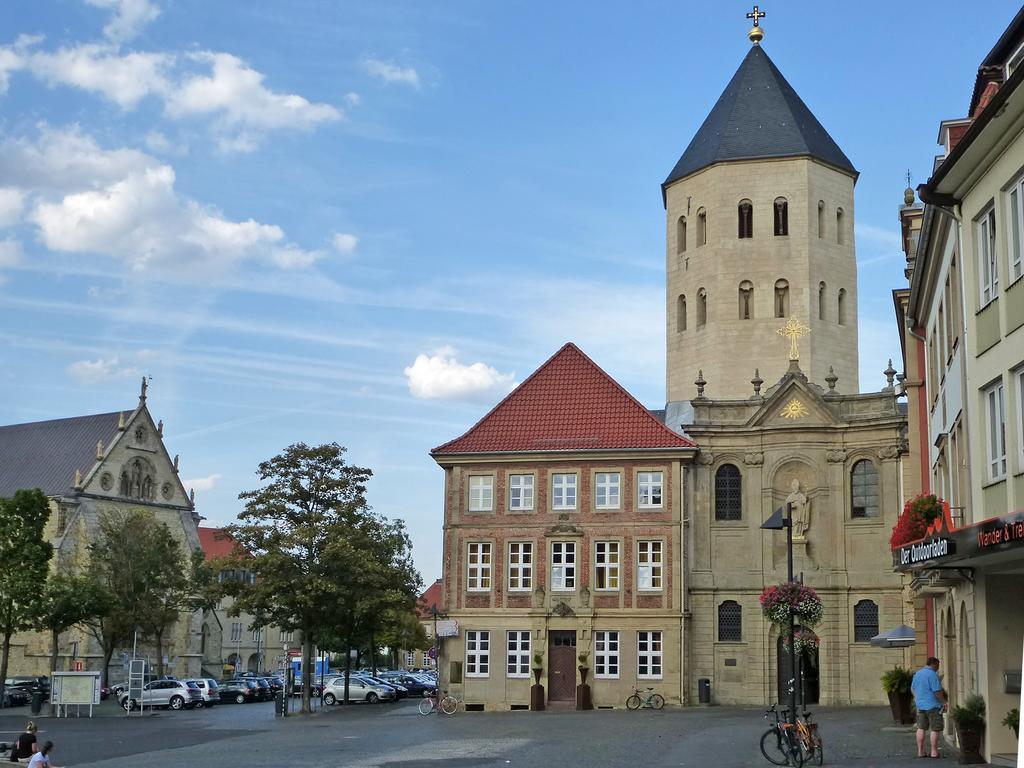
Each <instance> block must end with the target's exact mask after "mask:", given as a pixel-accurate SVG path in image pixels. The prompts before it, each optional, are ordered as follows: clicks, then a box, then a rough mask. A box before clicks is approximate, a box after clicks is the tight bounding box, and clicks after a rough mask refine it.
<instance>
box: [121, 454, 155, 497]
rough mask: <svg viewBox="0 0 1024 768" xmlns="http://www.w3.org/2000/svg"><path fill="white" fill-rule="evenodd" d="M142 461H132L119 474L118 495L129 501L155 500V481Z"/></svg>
mask: <svg viewBox="0 0 1024 768" xmlns="http://www.w3.org/2000/svg"><path fill="white" fill-rule="evenodd" d="M147 469H148V467H147V466H146V464H145V463H143V460H142V459H138V458H136V459H133V460H132V461H131V462H130V463H129V464H128V466H127V467H126V468H125V469H124V470H122V472H121V485H120V489H119V490H120V493H121V495H122V496H125V497H127V498H130V499H147V500H150V501H152V500H153V499H154V498H156V481H155V480H154V479H153V475H152V474H151V473H150V472H148V471H147Z"/></svg>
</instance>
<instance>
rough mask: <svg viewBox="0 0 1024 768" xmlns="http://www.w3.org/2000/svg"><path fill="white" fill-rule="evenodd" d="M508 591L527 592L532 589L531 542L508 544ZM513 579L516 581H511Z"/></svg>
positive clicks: (511, 542) (512, 542)
mask: <svg viewBox="0 0 1024 768" xmlns="http://www.w3.org/2000/svg"><path fill="white" fill-rule="evenodd" d="M506 570H507V571H508V591H509V592H529V591H530V590H531V589H533V542H532V541H510V542H509V543H508V568H507V569H506ZM513 578H515V579H516V581H513Z"/></svg>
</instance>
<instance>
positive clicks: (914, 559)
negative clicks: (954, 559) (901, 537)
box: [900, 536, 956, 566]
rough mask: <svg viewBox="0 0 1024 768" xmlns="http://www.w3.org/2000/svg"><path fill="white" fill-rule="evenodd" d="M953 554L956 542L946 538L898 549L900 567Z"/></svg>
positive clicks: (941, 537)
mask: <svg viewBox="0 0 1024 768" xmlns="http://www.w3.org/2000/svg"><path fill="white" fill-rule="evenodd" d="M955 554H956V542H955V541H954V540H953V539H951V538H949V537H948V536H936V537H935V538H933V539H930V540H928V541H921V542H918V543H916V544H907V545H905V546H902V547H900V565H904V566H905V565H916V564H917V563H924V562H928V561H930V560H941V559H942V558H944V557H950V556H952V555H955Z"/></svg>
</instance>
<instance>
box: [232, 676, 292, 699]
mask: <svg viewBox="0 0 1024 768" xmlns="http://www.w3.org/2000/svg"><path fill="white" fill-rule="evenodd" d="M242 677H243V678H245V679H246V680H255V681H256V682H257V684H258V683H259V682H260V681H261V680H262V681H263V682H265V683H266V684H267V685H268V686H270V695H269V696H268V697H267V698H271V699H272V698H274V696H276V695H277V692H278V691H282V690H284V680H282V679H281V678H279V677H275V676H274V675H256V674H253V673H251V672H249V673H246V674H244V675H242ZM260 687H262V685H261V686H260Z"/></svg>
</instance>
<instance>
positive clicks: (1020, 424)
mask: <svg viewBox="0 0 1024 768" xmlns="http://www.w3.org/2000/svg"><path fill="white" fill-rule="evenodd" d="M1013 378H1014V379H1016V380H1017V470H1018V471H1019V472H1024V368H1021V369H1020V370H1018V371H1016V372H1015V373H1014V374H1013Z"/></svg>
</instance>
